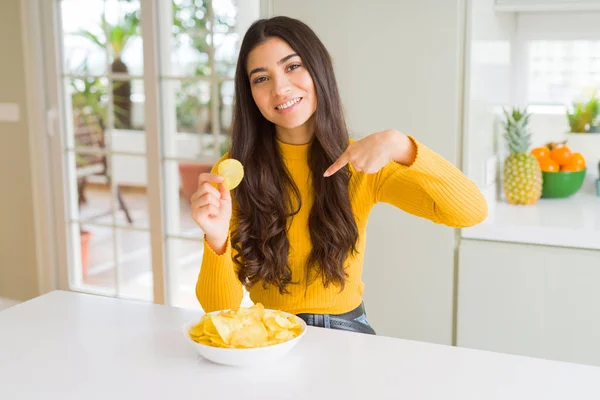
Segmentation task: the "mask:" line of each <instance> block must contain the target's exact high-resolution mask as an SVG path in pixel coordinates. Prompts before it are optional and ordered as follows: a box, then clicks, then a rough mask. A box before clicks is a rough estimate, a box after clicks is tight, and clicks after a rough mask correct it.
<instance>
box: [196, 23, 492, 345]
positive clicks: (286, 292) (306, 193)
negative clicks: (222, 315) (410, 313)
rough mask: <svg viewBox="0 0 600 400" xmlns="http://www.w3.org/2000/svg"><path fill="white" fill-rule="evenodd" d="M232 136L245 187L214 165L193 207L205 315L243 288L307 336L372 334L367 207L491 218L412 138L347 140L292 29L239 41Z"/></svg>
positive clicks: (316, 44)
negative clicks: (315, 330)
mask: <svg viewBox="0 0 600 400" xmlns="http://www.w3.org/2000/svg"><path fill="white" fill-rule="evenodd" d="M232 129H233V132H232V141H231V151H230V153H229V154H226V155H225V156H224V157H223V158H222V160H223V159H226V158H235V159H237V160H239V161H241V163H242V164H243V165H244V170H245V176H244V179H243V180H242V182H241V184H240V185H239V186H238V187H237V188H235V189H234V190H233V191H232V193H230V192H229V191H228V190H226V189H225V188H224V187H223V185H222V183H221V182H222V178H221V177H219V176H218V175H216V171H217V168H218V164H217V165H216V166H215V167H214V169H213V173H211V174H209V173H206V174H202V175H200V177H199V186H198V191H197V192H196V193H195V194H194V195H193V196H192V199H191V207H192V215H193V218H194V220H195V221H196V223H197V224H198V225H199V226H200V228H201V229H202V230H203V232H204V233H205V238H204V240H205V252H204V257H203V260H202V266H201V269H200V274H199V277H198V282H197V285H196V294H197V297H198V300H199V302H200V304H201V305H202V307H203V309H204V311H206V312H210V311H214V310H220V309H229V308H236V307H239V306H240V303H241V300H242V296H243V289H242V285H244V286H245V287H246V288H247V289H248V291H249V293H250V297H251V299H252V300H253V301H254V302H260V303H262V304H263V305H264V306H265V307H266V308H271V309H279V310H283V311H287V312H290V313H294V314H297V315H299V316H300V317H301V318H303V319H304V320H305V321H307V323H308V324H310V325H313V326H320V327H326V328H334V329H346V330H353V331H357V332H364V333H371V334H374V333H375V331H374V330H373V329H372V328H371V327H370V326H369V324H368V322H367V320H366V314H365V311H364V307H363V303H362V293H363V283H362V282H361V273H362V265H363V259H364V248H365V228H366V225H367V218H368V215H369V212H370V210H371V208H372V207H373V205H375V204H376V203H378V202H386V203H390V204H393V205H395V206H396V207H398V208H400V209H401V210H403V211H405V212H408V213H410V214H413V215H415V216H418V217H422V218H426V219H428V220H431V221H433V222H435V223H439V224H445V225H447V226H451V227H467V226H472V225H475V224H477V223H479V222H481V221H483V220H484V219H485V218H486V216H487V205H486V202H485V199H484V197H483V196H482V194H481V193H480V191H479V190H478V188H477V187H476V186H475V185H474V184H473V182H471V181H470V180H468V179H467V178H466V177H465V176H464V175H463V174H462V173H461V172H460V171H459V170H458V169H457V168H455V167H454V166H453V165H452V164H450V163H449V162H448V161H446V160H445V159H443V158H442V157H441V156H439V155H438V154H436V153H435V152H433V151H432V150H430V149H429V148H428V147H426V146H425V145H423V144H421V143H419V142H418V141H417V140H415V139H414V138H413V137H409V136H407V135H405V134H403V133H401V132H398V131H397V130H387V131H383V132H377V133H373V134H371V135H369V136H367V137H365V138H363V139H361V140H358V141H356V142H352V141H350V140H349V137H348V131H347V128H346V124H345V121H344V116H343V113H342V105H341V101H340V96H339V93H338V88H337V83H336V79H335V76H334V72H333V66H332V62H331V59H330V56H329V54H328V52H327V50H326V49H325V47H324V45H323V44H322V43H321V41H320V40H319V39H318V38H317V36H316V35H315V33H314V32H313V31H312V30H311V29H310V28H309V27H308V26H306V25H305V24H303V23H302V22H300V21H297V20H294V19H291V18H287V17H275V18H272V19H268V20H259V21H256V22H255V23H254V24H253V25H252V26H251V27H250V29H249V30H248V32H247V33H246V35H245V37H244V40H243V42H242V45H241V49H240V54H239V59H238V64H237V70H236V76H235V106H234V118H233V128H232ZM222 160H221V161H222ZM217 187H218V189H217ZM232 215H233V217H232Z"/></svg>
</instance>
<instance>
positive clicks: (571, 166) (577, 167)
mask: <svg viewBox="0 0 600 400" xmlns="http://www.w3.org/2000/svg"><path fill="white" fill-rule="evenodd" d="M584 168H585V167H582V166H581V165H579V164H568V165H565V166H562V167H561V168H560V170H561V171H564V172H575V171H581V170H583V169H584Z"/></svg>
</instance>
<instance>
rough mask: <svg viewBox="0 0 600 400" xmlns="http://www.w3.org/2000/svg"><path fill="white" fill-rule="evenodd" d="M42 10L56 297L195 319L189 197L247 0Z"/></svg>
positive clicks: (223, 127) (214, 129)
mask: <svg viewBox="0 0 600 400" xmlns="http://www.w3.org/2000/svg"><path fill="white" fill-rule="evenodd" d="M46 4H51V5H50V6H48V5H43V10H44V15H45V17H44V18H45V21H46V22H48V25H49V26H51V27H52V30H51V31H52V32H58V33H57V34H56V37H54V38H53V39H54V41H53V42H52V43H51V45H49V46H48V49H47V50H48V51H47V53H48V54H49V60H48V62H47V63H46V64H47V65H48V66H49V67H48V68H52V65H60V67H59V68H58V70H57V71H53V72H52V73H50V74H48V76H58V77H60V80H59V81H58V82H54V81H53V80H52V79H49V80H48V82H47V84H48V87H49V89H48V93H50V94H51V95H50V97H52V100H51V106H53V108H55V109H56V110H58V111H59V112H58V115H60V124H59V126H60V127H61V135H60V138H61V139H62V140H61V141H60V145H57V146H54V147H53V149H54V150H53V151H52V154H51V157H52V158H53V159H54V160H55V161H56V165H60V166H61V171H60V172H61V173H58V174H56V176H55V177H54V178H56V181H55V182H54V185H55V187H60V188H63V192H62V194H61V196H62V198H61V200H62V201H59V202H58V203H59V205H58V206H57V209H56V223H57V224H59V225H60V224H62V227H63V228H64V229H62V231H63V232H65V237H66V238H67V240H66V241H65V243H66V244H65V249H61V250H64V252H65V253H67V254H68V257H67V259H66V260H67V262H66V264H68V271H67V274H68V283H69V286H70V287H71V288H72V289H75V290H80V291H84V292H92V293H101V294H105V295H109V296H117V297H122V298H132V299H138V300H143V301H155V302H158V303H167V304H170V305H175V306H183V307H195V308H197V307H199V305H198V303H197V300H196V299H195V283H196V279H197V275H198V270H199V267H200V262H201V259H202V253H203V246H202V244H203V241H202V239H203V233H202V232H201V231H200V229H199V228H198V227H197V226H196V225H195V223H194V222H193V220H192V218H191V213H190V209H189V197H190V196H191V194H192V193H193V192H194V191H195V190H196V186H197V177H198V174H199V173H200V172H202V171H207V170H210V168H211V167H212V165H213V164H214V162H215V161H216V160H217V159H218V158H219V157H221V155H222V154H223V153H224V152H225V150H226V147H227V136H228V132H229V128H230V125H231V118H232V104H233V87H234V85H233V77H234V72H235V67H236V63H237V53H238V50H239V46H240V42H241V38H242V37H243V35H244V33H245V31H246V29H247V28H248V26H249V25H250V24H251V23H252V22H253V21H254V20H256V19H258V18H259V17H260V0H243V1H242V0H86V1H85V2H84V1H80V0H53V1H52V2H49V3H46ZM54 16H56V19H55V18H54ZM54 59H56V60H57V61H58V62H56V63H53V62H52V60H54ZM54 72H55V73H54ZM53 85H56V86H53Z"/></svg>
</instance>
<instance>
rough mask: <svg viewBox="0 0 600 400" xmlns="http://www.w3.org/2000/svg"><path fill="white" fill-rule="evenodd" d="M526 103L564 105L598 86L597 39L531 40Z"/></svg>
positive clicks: (599, 42) (599, 56) (599, 50)
mask: <svg viewBox="0 0 600 400" xmlns="http://www.w3.org/2000/svg"><path fill="white" fill-rule="evenodd" d="M526 62H527V65H528V69H527V74H528V75H527V82H528V86H527V103H529V104H543V105H554V104H557V105H563V104H568V103H570V102H571V101H573V100H574V99H577V98H579V97H581V96H582V95H585V94H588V93H590V92H591V91H593V89H594V88H600V40H532V41H530V42H529V43H528V48H527V61H526Z"/></svg>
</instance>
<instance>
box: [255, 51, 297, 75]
mask: <svg viewBox="0 0 600 400" xmlns="http://www.w3.org/2000/svg"><path fill="white" fill-rule="evenodd" d="M293 57H298V54H296V53H292V54H288V55H287V56H285V57H283V58H282V59H281V60H279V61H277V65H281V64H283V63H284V62H286V61H287V60H289V59H290V58H293ZM257 72H267V68H266V67H259V68H254V69H253V70H252V71H250V73H249V74H248V76H249V77H251V76H252V75H253V74H256V73H257Z"/></svg>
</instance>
